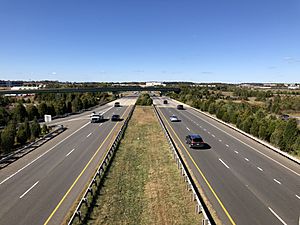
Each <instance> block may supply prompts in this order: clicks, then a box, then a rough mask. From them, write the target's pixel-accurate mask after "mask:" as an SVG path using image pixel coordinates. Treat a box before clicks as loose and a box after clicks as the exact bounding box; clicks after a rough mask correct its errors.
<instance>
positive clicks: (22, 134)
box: [16, 124, 29, 145]
mask: <svg viewBox="0 0 300 225" xmlns="http://www.w3.org/2000/svg"><path fill="white" fill-rule="evenodd" d="M16 137H17V142H18V143H20V144H21V145H24V144H25V143H26V141H27V139H28V138H29V137H28V136H27V132H26V128H25V125H24V124H21V125H20V126H19V128H18V131H17V135H16Z"/></svg>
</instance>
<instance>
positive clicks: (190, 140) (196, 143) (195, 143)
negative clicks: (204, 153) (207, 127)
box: [185, 134, 205, 148]
mask: <svg viewBox="0 0 300 225" xmlns="http://www.w3.org/2000/svg"><path fill="white" fill-rule="evenodd" d="M185 141H186V143H187V144H188V145H189V146H190V148H203V147H204V146H205V144H204V141H203V139H202V137H201V136H200V135H199V134H189V135H188V136H186V137H185Z"/></svg>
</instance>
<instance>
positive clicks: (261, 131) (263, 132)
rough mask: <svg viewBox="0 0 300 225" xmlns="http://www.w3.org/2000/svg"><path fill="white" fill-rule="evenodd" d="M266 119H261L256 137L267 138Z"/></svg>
mask: <svg viewBox="0 0 300 225" xmlns="http://www.w3.org/2000/svg"><path fill="white" fill-rule="evenodd" d="M267 123H268V122H267V120H265V119H263V120H262V121H261V123H260V126H259V130H258V137H259V138H261V139H263V140H267V138H268V135H269V133H268V124H267Z"/></svg>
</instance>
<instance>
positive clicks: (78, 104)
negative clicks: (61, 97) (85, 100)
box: [72, 96, 83, 112]
mask: <svg viewBox="0 0 300 225" xmlns="http://www.w3.org/2000/svg"><path fill="white" fill-rule="evenodd" d="M82 107H83V105H82V101H81V99H80V98H78V97H77V96H76V97H75V98H74V99H73V101H72V112H78V111H79V110H81V109H82Z"/></svg>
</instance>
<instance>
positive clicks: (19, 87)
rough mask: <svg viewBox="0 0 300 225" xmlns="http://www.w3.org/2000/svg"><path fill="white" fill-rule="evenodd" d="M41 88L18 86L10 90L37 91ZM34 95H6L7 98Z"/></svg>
mask: <svg viewBox="0 0 300 225" xmlns="http://www.w3.org/2000/svg"><path fill="white" fill-rule="evenodd" d="M39 88H40V87H29V86H18V87H11V88H10V90H12V91H18V90H37V89H39ZM28 95H33V94H6V95H5V96H28Z"/></svg>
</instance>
